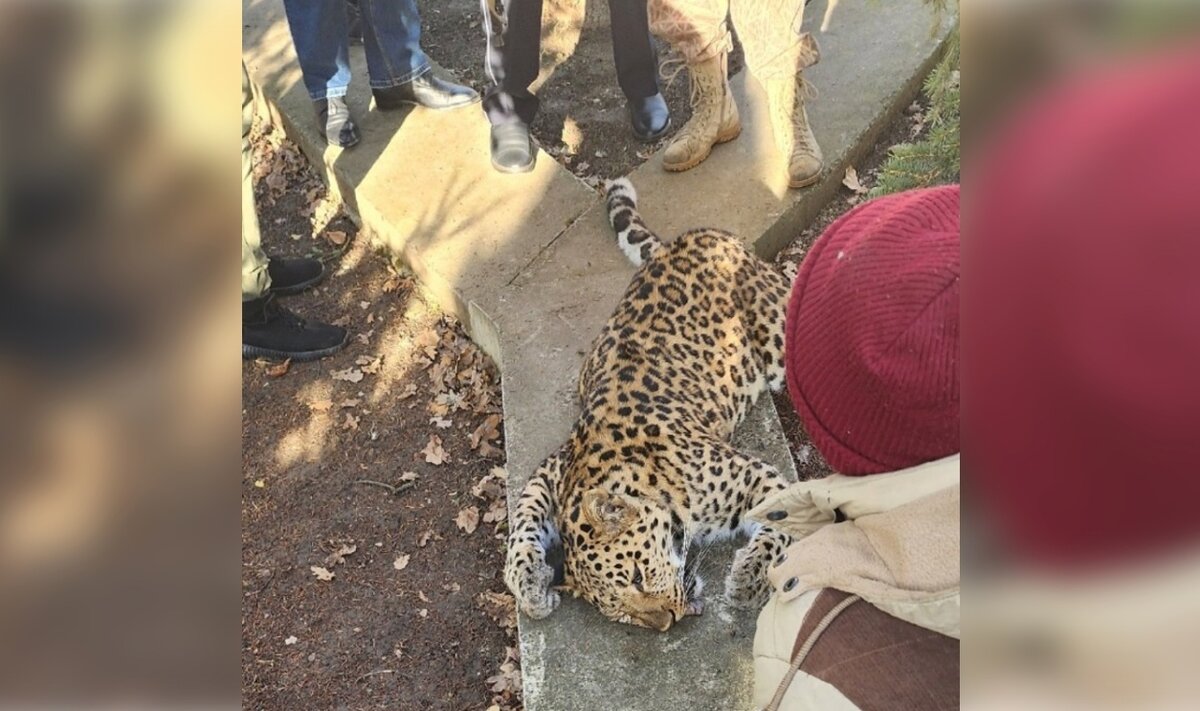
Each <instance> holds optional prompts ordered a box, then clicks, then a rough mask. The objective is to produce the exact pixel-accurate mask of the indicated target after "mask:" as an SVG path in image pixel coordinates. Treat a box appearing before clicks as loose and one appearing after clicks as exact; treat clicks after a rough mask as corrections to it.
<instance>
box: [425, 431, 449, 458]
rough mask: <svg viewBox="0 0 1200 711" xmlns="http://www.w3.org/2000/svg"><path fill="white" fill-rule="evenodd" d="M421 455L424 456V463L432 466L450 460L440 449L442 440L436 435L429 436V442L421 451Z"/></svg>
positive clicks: (443, 450) (444, 451)
mask: <svg viewBox="0 0 1200 711" xmlns="http://www.w3.org/2000/svg"><path fill="white" fill-rule="evenodd" d="M421 454H424V455H425V461H426V462H429V463H430V464H434V465H440V464H443V463H444V462H445V461H446V460H447V459H449V458H450V457H449V455H447V454H446V450H445V449H442V438H441V437H438V436H437V435H429V442H428V443H427V444H426V445H425V449H422V450H421Z"/></svg>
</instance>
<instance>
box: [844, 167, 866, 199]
mask: <svg viewBox="0 0 1200 711" xmlns="http://www.w3.org/2000/svg"><path fill="white" fill-rule="evenodd" d="M842 185H845V186H846V187H848V188H850V189H851V190H853V191H854V192H855V193H857V194H859V195H862V194H863V193H865V192H867V189H866V188H864V187H863V185H862V183H860V182H859V181H858V171H857V170H855V169H854V166H849V167H848V168H846V177H844V178H842Z"/></svg>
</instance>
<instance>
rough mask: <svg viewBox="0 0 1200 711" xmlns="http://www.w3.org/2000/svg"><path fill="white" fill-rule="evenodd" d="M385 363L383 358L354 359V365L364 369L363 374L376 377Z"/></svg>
mask: <svg viewBox="0 0 1200 711" xmlns="http://www.w3.org/2000/svg"><path fill="white" fill-rule="evenodd" d="M382 361H383V356H359V357H357V358H355V359H354V364H355V365H357V366H360V367H361V368H362V372H364V373H368V374H370V375H374V374H375V373H378V372H379V366H380V365H381V363H382Z"/></svg>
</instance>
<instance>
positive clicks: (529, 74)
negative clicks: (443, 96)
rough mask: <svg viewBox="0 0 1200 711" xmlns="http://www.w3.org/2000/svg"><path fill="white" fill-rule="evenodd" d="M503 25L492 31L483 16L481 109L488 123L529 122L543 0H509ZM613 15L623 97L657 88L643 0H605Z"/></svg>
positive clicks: (650, 93)
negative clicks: (485, 85) (483, 88)
mask: <svg viewBox="0 0 1200 711" xmlns="http://www.w3.org/2000/svg"><path fill="white" fill-rule="evenodd" d="M505 5H506V13H507V17H508V27H507V29H506V31H505V32H504V34H503V36H497V35H496V34H494V33H493V29H497V30H498V28H492V27H491V26H490V15H488V12H487V8H486V2H485V6H484V16H485V18H486V19H487V20H488V26H487V30H488V56H487V70H488V76H489V78H490V79H491V81H492V84H491V86H489V87H488V90H487V92H486V94H484V97H483V110H484V112H486V113H487V116H488V120H489V121H491V122H492V124H503V123H511V122H513V121H521V122H523V123H526V124H530V123H533V119H534V117H535V116H536V115H537V109H538V98H537V96H535V95H534V94H533V93H532V92H531V91H529V85H530V84H532V83H533V80H534V79H537V75H538V70H539V69H540V68H541V50H542V46H541V45H542V0H508V1H507V2H506V3H505ZM608 10H609V13H610V17H611V19H612V42H613V60H614V61H615V62H616V65H617V82H618V83H619V84H620V85H621V91H623V92H624V93H625V96H626V98H629V99H632V100H636V99H644V98H646V97H648V96H653V95H654V94H657V93H658V78H657V76H656V72H657V70H658V56H657V54H656V53H655V51H654V41H653V40H652V39H651V35H650V20H649V18H648V16H647V14H646V0H608Z"/></svg>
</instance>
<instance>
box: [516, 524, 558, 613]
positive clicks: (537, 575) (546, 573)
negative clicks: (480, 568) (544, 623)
mask: <svg viewBox="0 0 1200 711" xmlns="http://www.w3.org/2000/svg"><path fill="white" fill-rule="evenodd" d="M504 582H505V583H506V584H507V585H508V589H509V590H510V591H512V594H513V596H514V597H515V598H516V599H517V605H518V606H519V607H520V608H521V611H522V612H524V613H525V614H526V615H529V616H530V617H532V618H534V619H541V618H543V617H545V616H547V615H549V614H550V613H551V612H554V609H555V608H556V607H558V602H559V596H558V591H556V590H551V589H550V586H551V585H552V584H553V583H554V569H553V568H551V567H550V566H549V565H547V564H546V554H545V551H544V550H543V549H542V548H541V547H540V546H537V545H534V544H529V543H526V544H519V545H516V546H513V547H510V548H509V550H508V560H507V562H506V563H505V566H504Z"/></svg>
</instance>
